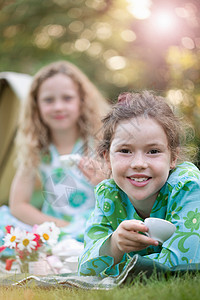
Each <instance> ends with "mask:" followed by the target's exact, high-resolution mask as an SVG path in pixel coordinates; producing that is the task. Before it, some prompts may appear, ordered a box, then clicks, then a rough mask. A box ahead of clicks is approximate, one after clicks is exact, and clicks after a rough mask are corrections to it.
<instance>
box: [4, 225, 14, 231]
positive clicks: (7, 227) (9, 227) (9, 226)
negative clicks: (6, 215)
mask: <svg viewBox="0 0 200 300" xmlns="http://www.w3.org/2000/svg"><path fill="white" fill-rule="evenodd" d="M12 227H13V226H11V225H8V226H6V227H5V229H6V231H7V233H10V230H11V228H12Z"/></svg>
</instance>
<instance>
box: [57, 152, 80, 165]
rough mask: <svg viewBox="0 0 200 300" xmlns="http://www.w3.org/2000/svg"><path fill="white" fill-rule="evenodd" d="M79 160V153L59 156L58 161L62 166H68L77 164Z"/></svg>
mask: <svg viewBox="0 0 200 300" xmlns="http://www.w3.org/2000/svg"><path fill="white" fill-rule="evenodd" d="M80 160H81V156H80V154H66V155H61V156H60V161H61V163H62V164H63V166H64V167H66V168H69V167H72V166H74V165H78V164H79V162H80Z"/></svg>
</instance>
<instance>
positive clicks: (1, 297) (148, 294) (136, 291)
mask: <svg viewBox="0 0 200 300" xmlns="http://www.w3.org/2000/svg"><path fill="white" fill-rule="evenodd" d="M199 298H200V274H197V275H185V276H184V277H179V278H172V277H171V278H169V279H168V280H167V281H166V280H164V279H162V280H159V281H158V280H156V279H148V280H146V281H145V282H144V281H143V282H142V283H141V282H139V281H138V280H137V281H136V282H135V283H134V284H129V285H126V286H121V287H117V288H114V289H112V290H108V291H106V290H99V291H98V290H97V291H96V290H82V289H76V288H70V289H69V288H65V287H59V286H55V287H54V288H52V287H51V288H49V289H47V288H38V287H31V288H30V287H28V286H27V287H26V286H25V287H9V288H5V287H1V288H0V300H64V299H68V300H70V299H73V300H85V299H91V300H93V299H95V300H110V299H115V300H129V299H130V300H147V299H148V300H157V299H159V300H171V299H173V300H190V299H191V300H199Z"/></svg>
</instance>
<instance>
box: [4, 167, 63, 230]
mask: <svg viewBox="0 0 200 300" xmlns="http://www.w3.org/2000/svg"><path fill="white" fill-rule="evenodd" d="M34 186H35V173H34V171H32V170H26V171H22V170H21V169H19V170H18V171H17V173H16V175H15V177H14V179H13V182H12V185H11V189H10V199H9V206H10V210H11V213H12V214H13V215H14V216H15V217H16V218H18V219H19V220H21V221H22V222H24V223H26V224H29V225H34V224H41V223H43V222H46V221H49V222H55V223H56V225H57V226H59V227H64V226H67V225H68V224H69V223H68V222H66V221H64V220H60V219H57V218H54V217H51V216H48V215H45V214H43V213H42V212H41V211H39V210H38V209H37V208H35V207H34V206H32V205H31V204H30V200H31V197H32V193H33V190H34Z"/></svg>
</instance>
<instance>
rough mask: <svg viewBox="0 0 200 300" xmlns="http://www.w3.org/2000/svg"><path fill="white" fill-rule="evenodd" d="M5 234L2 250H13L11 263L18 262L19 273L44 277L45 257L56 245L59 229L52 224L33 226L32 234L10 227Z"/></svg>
mask: <svg viewBox="0 0 200 300" xmlns="http://www.w3.org/2000/svg"><path fill="white" fill-rule="evenodd" d="M6 232H7V233H6V235H5V238H4V245H3V248H4V249H5V248H10V249H14V250H15V258H14V259H12V261H13V260H16V261H17V262H18V264H19V267H20V271H21V273H36V272H39V273H37V274H40V273H41V275H44V274H45V272H46V270H44V269H45V267H46V265H47V261H46V256H47V254H48V252H49V251H50V249H51V246H53V245H55V244H56V243H57V240H58V237H59V234H60V229H59V228H58V227H56V225H55V224H54V223H53V222H45V223H43V224H41V225H35V226H33V231H32V232H27V231H25V230H21V229H20V228H18V227H16V228H14V227H12V226H7V227H6ZM9 261H10V260H9ZM10 267H11V266H10Z"/></svg>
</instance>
